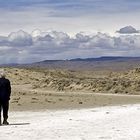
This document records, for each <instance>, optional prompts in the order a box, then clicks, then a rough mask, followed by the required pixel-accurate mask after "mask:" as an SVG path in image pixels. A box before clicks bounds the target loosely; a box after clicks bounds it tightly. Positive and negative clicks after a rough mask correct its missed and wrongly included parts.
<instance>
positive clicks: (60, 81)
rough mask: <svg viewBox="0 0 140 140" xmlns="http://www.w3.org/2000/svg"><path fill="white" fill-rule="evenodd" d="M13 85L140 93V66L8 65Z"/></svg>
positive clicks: (61, 89)
mask: <svg viewBox="0 0 140 140" xmlns="http://www.w3.org/2000/svg"><path fill="white" fill-rule="evenodd" d="M5 70H6V71H7V77H8V78H9V79H10V80H11V83H12V85H30V88H31V89H41V90H55V91H90V92H96V93H97V92H101V93H125V94H140V68H135V69H133V70H129V71H124V72H110V71H70V70H69V71H68V70H60V69H59V70H49V69H38V68H34V69H33V68H28V69H23V68H5Z"/></svg>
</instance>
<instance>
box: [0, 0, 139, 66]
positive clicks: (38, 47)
mask: <svg viewBox="0 0 140 140" xmlns="http://www.w3.org/2000/svg"><path fill="white" fill-rule="evenodd" d="M0 13H1V14H0V63H1V64H2V63H30V62H36V61H41V60H46V59H71V58H79V57H80V58H87V57H100V56H140V51H139V50H140V47H139V46H140V41H139V40H140V33H139V30H140V18H139V13H140V1H139V0H0Z"/></svg>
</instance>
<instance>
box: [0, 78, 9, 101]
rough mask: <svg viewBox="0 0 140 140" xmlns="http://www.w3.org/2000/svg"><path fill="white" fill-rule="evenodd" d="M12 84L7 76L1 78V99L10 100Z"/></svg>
mask: <svg viewBox="0 0 140 140" xmlns="http://www.w3.org/2000/svg"><path fill="white" fill-rule="evenodd" d="M10 95H11V85H10V81H9V80H8V79H6V78H0V101H8V100H10Z"/></svg>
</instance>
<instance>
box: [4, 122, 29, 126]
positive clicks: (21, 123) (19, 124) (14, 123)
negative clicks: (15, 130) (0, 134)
mask: <svg viewBox="0 0 140 140" xmlns="http://www.w3.org/2000/svg"><path fill="white" fill-rule="evenodd" d="M29 124H30V123H11V124H9V125H29ZM9 125H2V126H9Z"/></svg>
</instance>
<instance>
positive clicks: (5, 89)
mask: <svg viewBox="0 0 140 140" xmlns="http://www.w3.org/2000/svg"><path fill="white" fill-rule="evenodd" d="M10 95H11V85H10V81H9V80H8V79H6V78H5V74H4V71H3V72H0V125H1V124H2V122H1V111H2V110H3V124H4V125H8V124H9V123H8V121H7V119H8V110H9V100H10Z"/></svg>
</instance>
